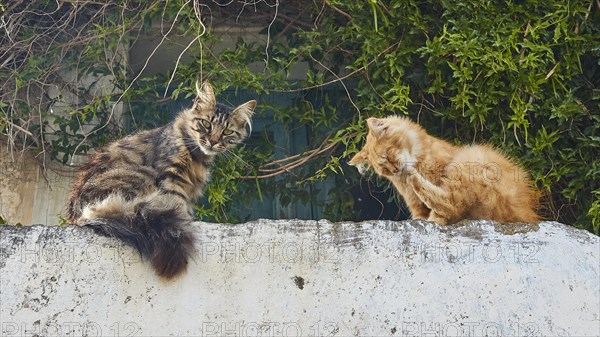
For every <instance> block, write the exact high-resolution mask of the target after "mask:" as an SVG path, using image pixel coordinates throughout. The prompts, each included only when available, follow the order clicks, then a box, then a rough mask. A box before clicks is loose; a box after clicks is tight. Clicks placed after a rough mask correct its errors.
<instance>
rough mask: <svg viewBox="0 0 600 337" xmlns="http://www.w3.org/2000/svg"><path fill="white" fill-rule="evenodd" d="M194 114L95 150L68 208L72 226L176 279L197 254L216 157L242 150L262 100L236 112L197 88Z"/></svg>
mask: <svg viewBox="0 0 600 337" xmlns="http://www.w3.org/2000/svg"><path fill="white" fill-rule="evenodd" d="M196 91H197V96H196V98H195V99H194V103H193V106H192V107H191V108H190V109H186V110H183V111H182V112H180V113H179V114H178V115H177V117H175V119H174V120H173V121H172V122H171V123H169V124H167V125H165V126H163V127H159V128H156V129H153V130H148V131H141V132H139V133H136V134H133V135H130V136H128V137H125V138H123V139H121V140H118V141H115V142H114V143H111V144H109V145H107V146H106V147H104V148H102V149H101V150H99V151H98V152H96V153H95V154H94V155H93V156H92V157H91V159H90V161H89V162H88V163H87V164H85V165H83V167H82V168H81V170H80V171H79V173H78V175H77V176H76V178H75V181H74V183H73V187H72V190H71V193H70V195H69V200H68V205H67V217H68V220H69V221H70V222H71V223H72V224H77V225H82V226H84V225H85V226H92V227H94V228H95V229H97V230H98V231H100V232H102V233H104V234H107V235H110V236H113V237H116V238H118V239H121V240H123V241H124V242H125V243H127V244H129V245H131V246H133V247H134V248H136V249H137V250H138V251H139V252H140V254H141V255H142V256H143V257H145V258H147V259H148V260H150V262H151V264H152V266H153V268H154V270H155V271H156V273H157V274H158V275H159V276H160V277H162V278H164V279H166V280H169V279H173V278H175V277H177V276H179V275H181V274H182V273H184V272H185V271H186V269H187V264H188V260H189V259H190V257H191V255H192V254H194V252H195V235H194V233H193V232H192V230H191V227H190V226H189V225H190V223H191V222H192V221H193V220H194V218H193V211H194V208H193V206H194V202H195V201H196V200H197V198H198V197H199V196H200V195H201V194H202V188H203V187H204V185H205V184H206V182H207V181H208V179H209V174H210V168H211V165H212V163H213V160H214V158H215V156H216V155H217V154H218V153H221V152H224V151H227V150H229V149H231V148H232V147H234V146H236V145H237V144H240V143H241V142H242V141H243V140H244V138H245V137H246V136H247V128H249V127H251V117H252V115H253V111H254V108H255V107H256V101H254V100H252V101H248V102H246V103H244V104H242V105H240V106H238V107H236V108H232V107H230V106H227V105H224V104H221V103H217V101H216V98H215V94H214V91H213V88H212V87H211V85H210V84H209V83H208V82H204V84H203V85H202V86H201V88H198V87H196Z"/></svg>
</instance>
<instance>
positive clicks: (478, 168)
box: [350, 116, 540, 225]
mask: <svg viewBox="0 0 600 337" xmlns="http://www.w3.org/2000/svg"><path fill="white" fill-rule="evenodd" d="M367 125H368V127H369V133H368V135H367V140H366V143H365V145H364V147H363V148H362V149H361V150H360V151H359V152H358V153H357V154H356V155H355V156H354V157H353V158H352V159H351V160H350V164H351V165H354V166H357V167H358V169H359V171H361V173H362V172H364V168H365V167H372V168H373V169H374V171H375V172H376V173H377V174H378V175H381V176H384V177H385V178H387V179H389V180H390V182H391V183H392V184H393V185H394V187H395V188H396V190H397V191H398V193H400V195H401V196H402V197H403V198H404V201H405V203H406V205H407V207H408V208H409V210H410V212H411V215H412V218H413V219H425V220H428V221H433V222H436V223H438V224H441V225H447V224H453V223H456V222H458V221H461V220H464V219H472V220H476V219H488V220H495V221H498V222H502V223H509V222H527V223H533V222H536V221H539V219H540V218H539V216H538V214H537V213H536V209H537V207H538V203H539V193H538V192H537V190H536V189H534V188H533V186H532V183H531V180H530V179H529V176H528V173H527V172H526V171H525V169H523V168H522V167H521V166H519V165H518V164H516V163H515V162H513V161H512V160H510V159H509V158H508V157H506V156H505V155H503V154H501V153H500V152H498V151H497V150H495V149H494V148H492V147H491V146H488V145H467V146H462V147H457V146H453V145H451V144H450V143H448V142H446V141H444V140H441V139H438V138H436V137H433V136H431V135H429V134H427V132H426V131H425V130H424V129H423V128H422V127H421V126H419V125H417V124H415V123H413V122H412V121H410V120H409V119H407V118H404V117H397V116H390V117H387V118H382V119H378V118H369V119H368V120H367Z"/></svg>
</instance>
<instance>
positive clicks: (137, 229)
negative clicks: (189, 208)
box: [81, 202, 195, 280]
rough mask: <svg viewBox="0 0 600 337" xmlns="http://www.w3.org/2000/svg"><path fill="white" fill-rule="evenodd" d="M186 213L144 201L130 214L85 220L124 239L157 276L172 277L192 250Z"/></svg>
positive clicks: (185, 263)
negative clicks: (156, 206) (151, 204)
mask: <svg viewBox="0 0 600 337" xmlns="http://www.w3.org/2000/svg"><path fill="white" fill-rule="evenodd" d="M191 222H192V219H191V217H190V216H188V215H187V214H186V213H185V212H183V211H181V210H180V209H178V208H164V209H155V208H153V207H149V204H148V203H146V202H141V203H138V204H137V205H135V208H134V211H133V213H132V214H122V213H117V214H111V215H110V216H104V217H99V218H93V219H89V220H86V221H85V222H84V223H81V225H84V226H90V227H93V228H94V229H95V230H96V231H99V232H101V233H103V234H106V235H108V236H112V237H115V238H117V239H120V240H122V241H124V242H125V243H126V244H128V245H130V246H132V247H134V248H136V249H137V250H138V251H139V252H140V254H141V255H142V256H143V257H145V258H146V259H148V260H149V261H150V263H151V264H152V267H153V268H154V270H155V271H156V274H158V276H160V277H162V278H164V279H165V280H172V279H174V278H176V277H178V276H180V275H182V274H183V273H185V271H186V270H187V265H188V261H189V260H190V258H191V257H192V256H193V254H194V252H195V236H194V234H193V233H192V232H191V230H190V226H189V224H190V223H191Z"/></svg>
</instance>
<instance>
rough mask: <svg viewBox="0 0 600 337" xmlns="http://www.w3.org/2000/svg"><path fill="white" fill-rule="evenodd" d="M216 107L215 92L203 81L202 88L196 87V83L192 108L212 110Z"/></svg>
mask: <svg viewBox="0 0 600 337" xmlns="http://www.w3.org/2000/svg"><path fill="white" fill-rule="evenodd" d="M216 105H217V98H216V97H215V91H214V90H213V87H212V86H211V85H210V83H208V81H205V82H204V83H202V86H198V82H196V98H195V99H194V108H195V109H199V110H203V109H214V108H215V106H216Z"/></svg>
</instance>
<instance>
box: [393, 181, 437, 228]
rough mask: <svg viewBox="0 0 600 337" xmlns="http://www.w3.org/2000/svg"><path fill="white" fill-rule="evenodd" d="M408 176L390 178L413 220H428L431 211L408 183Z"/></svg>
mask: <svg viewBox="0 0 600 337" xmlns="http://www.w3.org/2000/svg"><path fill="white" fill-rule="evenodd" d="M407 177H408V176H407V175H405V174H397V175H394V176H391V177H389V179H390V181H391V182H392V184H394V187H395V188H396V191H398V193H400V195H401V196H402V198H403V199H404V203H405V204H406V207H408V210H409V211H410V214H411V219H421V220H427V219H428V218H429V213H431V209H429V207H427V205H425V203H424V202H423V201H422V200H421V199H420V198H419V197H418V196H417V195H416V194H415V192H414V190H413V188H412V187H411V186H410V184H409V183H408V181H407Z"/></svg>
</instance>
